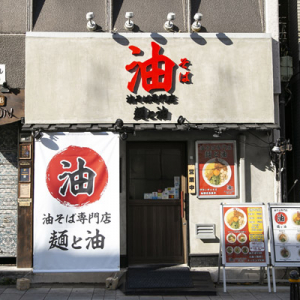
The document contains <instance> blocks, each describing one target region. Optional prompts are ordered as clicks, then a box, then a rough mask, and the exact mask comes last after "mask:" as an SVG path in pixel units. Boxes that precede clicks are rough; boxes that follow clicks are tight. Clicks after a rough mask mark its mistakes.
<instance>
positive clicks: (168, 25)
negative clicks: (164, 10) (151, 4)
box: [164, 12, 175, 31]
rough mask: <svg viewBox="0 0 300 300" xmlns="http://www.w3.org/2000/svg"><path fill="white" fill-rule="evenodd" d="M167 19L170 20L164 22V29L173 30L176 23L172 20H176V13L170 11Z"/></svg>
mask: <svg viewBox="0 0 300 300" xmlns="http://www.w3.org/2000/svg"><path fill="white" fill-rule="evenodd" d="M167 20H168V21H167V22H165V24H164V29H165V30H167V31H173V28H174V24H173V22H171V21H173V20H175V14H174V13H172V12H170V13H168V15H167Z"/></svg>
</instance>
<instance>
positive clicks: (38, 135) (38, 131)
mask: <svg viewBox="0 0 300 300" xmlns="http://www.w3.org/2000/svg"><path fill="white" fill-rule="evenodd" d="M42 136H43V133H42V130H41V129H38V130H37V131H36V132H35V133H34V137H35V139H36V140H37V141H38V140H40V139H41V137H42Z"/></svg>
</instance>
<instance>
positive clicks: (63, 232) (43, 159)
mask: <svg viewBox="0 0 300 300" xmlns="http://www.w3.org/2000/svg"><path fill="white" fill-rule="evenodd" d="M34 163H35V168H34V169H35V172H34V241H33V243H34V245H33V246H34V255H33V270H34V272H101V271H103V272H105V271H118V270H119V268H120V225H119V223H120V220H119V215H120V212H119V138H118V135H115V134H113V133H105V132H102V133H89V132H87V133H86V132H82V133H65V132H59V133H43V136H42V138H41V139H40V140H36V141H35V161H34Z"/></svg>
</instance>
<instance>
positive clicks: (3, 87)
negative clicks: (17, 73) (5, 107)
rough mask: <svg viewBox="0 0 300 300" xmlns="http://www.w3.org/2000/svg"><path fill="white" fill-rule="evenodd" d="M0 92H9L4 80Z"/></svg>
mask: <svg viewBox="0 0 300 300" xmlns="http://www.w3.org/2000/svg"><path fill="white" fill-rule="evenodd" d="M0 92H1V93H9V92H10V90H9V87H8V85H7V83H6V82H5V81H4V82H3V83H2V87H1V90H0Z"/></svg>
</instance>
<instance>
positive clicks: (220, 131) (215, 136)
mask: <svg viewBox="0 0 300 300" xmlns="http://www.w3.org/2000/svg"><path fill="white" fill-rule="evenodd" d="M221 134H222V130H220V129H219V130H215V133H214V134H213V137H214V138H219V137H220V136H221Z"/></svg>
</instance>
